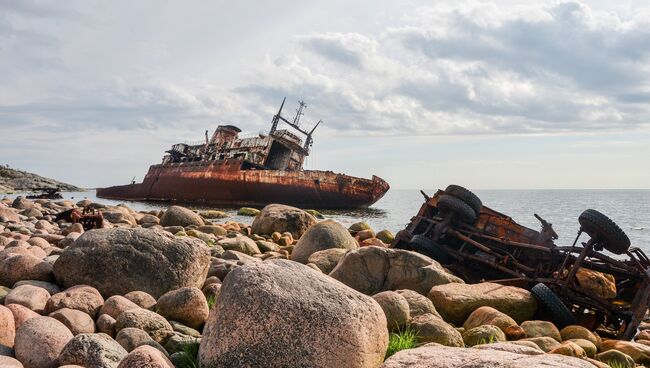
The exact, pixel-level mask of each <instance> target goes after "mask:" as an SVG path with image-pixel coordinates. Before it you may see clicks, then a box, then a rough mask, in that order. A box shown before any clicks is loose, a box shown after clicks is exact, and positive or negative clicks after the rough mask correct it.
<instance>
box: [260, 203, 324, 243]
mask: <svg viewBox="0 0 650 368" xmlns="http://www.w3.org/2000/svg"><path fill="white" fill-rule="evenodd" d="M316 222H317V220H316V218H315V217H314V216H312V215H310V214H309V213H307V212H305V211H303V210H301V209H299V208H296V207H291V206H285V205H282V204H269V205H268V206H266V207H264V208H263V209H262V211H260V213H259V214H258V215H257V217H255V220H254V221H253V224H252V231H253V234H259V235H271V234H273V233H274V232H278V233H283V232H285V231H288V232H290V233H291V235H292V236H293V238H294V239H298V238H300V237H301V236H302V234H304V233H305V231H307V229H308V228H309V227H310V226H312V225H314V224H315V223H316Z"/></svg>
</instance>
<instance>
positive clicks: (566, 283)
mask: <svg viewBox="0 0 650 368" xmlns="http://www.w3.org/2000/svg"><path fill="white" fill-rule="evenodd" d="M594 244H596V240H595V239H594V238H591V239H589V241H588V242H587V244H585V247H584V248H583V249H582V252H580V255H579V256H578V258H577V259H576V261H575V262H573V264H572V265H571V271H569V275H568V276H567V277H566V278H564V279H562V280H561V281H560V283H559V285H560V292H562V293H566V288H567V287H568V286H569V285H571V284H572V283H573V281H574V279H575V277H576V274H577V273H578V270H579V269H580V266H581V265H582V262H583V261H584V260H585V258H586V257H587V254H588V253H589V252H590V251H591V250H592V249H593V247H594ZM562 271H563V270H562ZM562 273H563V272H562ZM560 277H561V276H560Z"/></svg>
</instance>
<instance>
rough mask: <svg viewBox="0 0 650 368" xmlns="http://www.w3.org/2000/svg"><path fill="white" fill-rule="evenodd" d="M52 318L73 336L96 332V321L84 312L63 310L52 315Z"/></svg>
mask: <svg viewBox="0 0 650 368" xmlns="http://www.w3.org/2000/svg"><path fill="white" fill-rule="evenodd" d="M50 317H52V318H54V319H56V320H57V321H59V322H61V323H63V324H64V325H65V326H66V327H67V328H68V329H69V330H70V332H72V334H73V335H79V334H82V333H93V332H95V321H93V319H92V318H91V317H90V316H89V315H88V314H86V313H84V312H82V311H78V310H75V309H70V308H62V309H59V310H57V311H55V312H52V313H50Z"/></svg>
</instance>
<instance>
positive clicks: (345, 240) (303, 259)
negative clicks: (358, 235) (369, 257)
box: [291, 220, 359, 263]
mask: <svg viewBox="0 0 650 368" xmlns="http://www.w3.org/2000/svg"><path fill="white" fill-rule="evenodd" d="M331 248H341V249H357V248H359V245H358V244H357V241H356V240H354V238H353V237H352V235H350V232H349V231H348V230H347V229H346V228H344V227H343V225H341V224H340V223H338V222H336V221H334V220H325V221H321V222H319V223H317V224H315V225H313V226H311V227H310V228H309V229H307V231H306V232H305V233H304V234H303V235H302V237H301V238H300V240H298V243H297V244H296V246H295V247H294V248H293V252H292V253H291V260H292V261H296V262H300V263H307V261H308V259H309V256H311V255H312V254H314V253H316V252H318V251H322V250H325V249H331Z"/></svg>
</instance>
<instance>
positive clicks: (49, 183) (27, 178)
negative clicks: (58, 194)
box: [0, 165, 85, 193]
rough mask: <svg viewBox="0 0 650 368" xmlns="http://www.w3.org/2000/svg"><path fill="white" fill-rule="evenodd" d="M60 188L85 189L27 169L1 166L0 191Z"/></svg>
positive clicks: (74, 190) (68, 190)
mask: <svg viewBox="0 0 650 368" xmlns="http://www.w3.org/2000/svg"><path fill="white" fill-rule="evenodd" d="M43 187H45V188H54V187H56V188H59V190H60V191H63V192H79V191H83V190H85V189H84V188H80V187H77V186H75V185H72V184H67V183H63V182H60V181H57V180H54V179H49V178H45V177H42V176H40V175H37V174H33V173H30V172H27V171H22V170H17V169H12V168H10V167H8V166H6V165H5V166H0V193H15V192H24V191H30V190H32V189H33V188H43Z"/></svg>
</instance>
